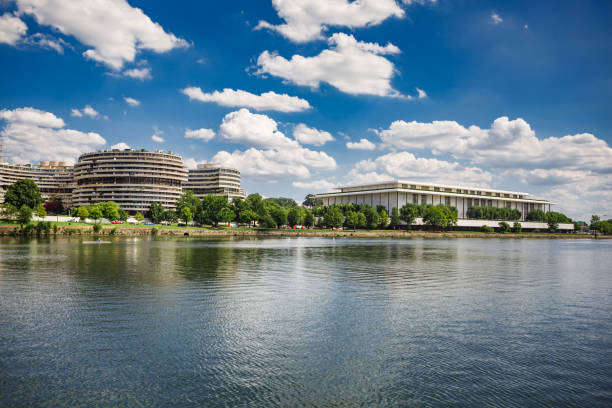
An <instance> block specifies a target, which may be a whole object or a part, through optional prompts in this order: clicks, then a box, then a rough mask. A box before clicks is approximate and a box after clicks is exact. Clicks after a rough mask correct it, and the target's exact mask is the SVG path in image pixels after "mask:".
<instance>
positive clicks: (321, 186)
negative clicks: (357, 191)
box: [291, 180, 338, 192]
mask: <svg viewBox="0 0 612 408" xmlns="http://www.w3.org/2000/svg"><path fill="white" fill-rule="evenodd" d="M291 185H292V186H293V187H296V188H303V189H305V190H310V191H317V192H318V191H328V190H333V189H334V188H336V187H338V184H337V183H332V182H331V181H327V180H312V181H294V182H293V183H291Z"/></svg>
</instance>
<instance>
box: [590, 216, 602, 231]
mask: <svg viewBox="0 0 612 408" xmlns="http://www.w3.org/2000/svg"><path fill="white" fill-rule="evenodd" d="M599 220H600V218H599V215H591V222H590V223H589V226H590V227H591V229H597V228H596V227H597V223H598V222H599Z"/></svg>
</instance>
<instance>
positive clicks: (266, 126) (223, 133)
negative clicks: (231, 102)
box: [219, 108, 298, 148]
mask: <svg viewBox="0 0 612 408" xmlns="http://www.w3.org/2000/svg"><path fill="white" fill-rule="evenodd" d="M219 136H220V137H221V138H222V139H223V140H225V141H227V142H231V143H242V144H244V145H247V146H251V147H258V148H278V147H297V146H298V143H297V142H296V141H295V140H291V139H289V138H288V137H287V136H285V135H284V134H283V133H282V132H281V131H279V130H278V125H277V123H276V122H275V121H274V119H272V118H270V117H268V116H266V115H261V114H257V113H251V112H249V110H248V109H245V108H242V109H240V110H238V111H235V112H230V113H228V114H227V115H225V117H224V118H223V123H221V126H219Z"/></svg>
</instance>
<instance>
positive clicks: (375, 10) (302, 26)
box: [256, 0, 404, 42]
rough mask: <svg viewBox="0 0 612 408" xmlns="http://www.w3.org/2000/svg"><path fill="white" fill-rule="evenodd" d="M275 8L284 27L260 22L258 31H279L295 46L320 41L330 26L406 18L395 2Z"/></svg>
mask: <svg viewBox="0 0 612 408" xmlns="http://www.w3.org/2000/svg"><path fill="white" fill-rule="evenodd" d="M272 5H273V6H274V8H275V9H276V11H277V12H278V15H279V17H280V18H282V19H283V20H285V23H284V24H279V25H272V24H270V23H268V22H266V21H260V22H259V24H258V25H257V27H256V28H257V29H261V28H267V29H270V30H274V31H277V32H278V33H280V34H282V35H283V36H285V37H286V38H288V39H290V40H291V41H294V42H306V41H312V40H316V39H321V38H323V35H322V32H323V31H324V30H326V29H327V28H326V27H327V26H342V27H350V28H358V27H367V26H373V25H378V24H380V23H381V22H383V21H384V20H386V19H387V18H389V17H398V18H401V17H403V16H404V10H402V9H401V8H400V7H399V6H398V5H397V3H396V2H395V0H361V1H348V0H302V1H289V0H272Z"/></svg>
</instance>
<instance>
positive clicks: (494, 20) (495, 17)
mask: <svg viewBox="0 0 612 408" xmlns="http://www.w3.org/2000/svg"><path fill="white" fill-rule="evenodd" d="M503 21H504V19H503V18H501V17H500V16H499V14H497V13H491V22H492V23H493V24H499V23H501V22H503Z"/></svg>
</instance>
